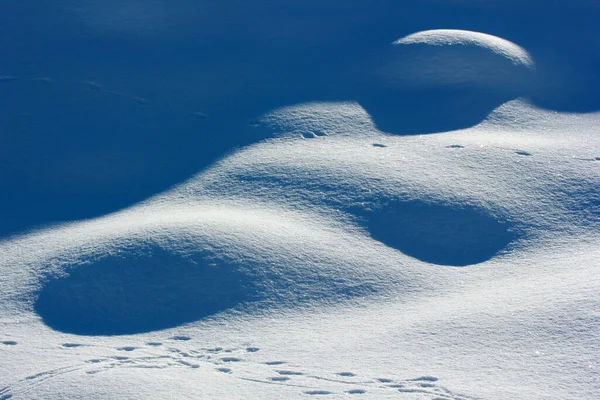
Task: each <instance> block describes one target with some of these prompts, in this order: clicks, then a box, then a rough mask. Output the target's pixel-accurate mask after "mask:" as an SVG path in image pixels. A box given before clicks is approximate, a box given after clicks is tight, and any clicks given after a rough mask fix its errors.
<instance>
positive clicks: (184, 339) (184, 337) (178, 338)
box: [171, 336, 192, 342]
mask: <svg viewBox="0 0 600 400" xmlns="http://www.w3.org/2000/svg"><path fill="white" fill-rule="evenodd" d="M171 339H172V340H178V341H180V342H187V341H188V340H192V338H191V337H189V336H173V337H172V338H171Z"/></svg>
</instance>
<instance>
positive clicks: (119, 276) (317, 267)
mask: <svg viewBox="0 0 600 400" xmlns="http://www.w3.org/2000/svg"><path fill="white" fill-rule="evenodd" d="M149 211H150V212H149ZM157 211H158V210H157V209H156V207H155V206H154V207H152V208H151V209H150V210H148V209H145V208H144V207H142V208H141V209H138V210H137V211H135V212H129V213H125V214H123V215H115V216H114V217H112V218H109V220H108V221H106V220H96V221H90V222H88V223H85V224H82V225H79V226H66V227H64V228H62V230H58V231H55V232H54V233H53V234H51V235H49V236H48V235H47V234H41V237H40V236H39V235H38V234H34V235H33V236H30V237H25V238H24V241H22V242H21V243H20V244H19V245H18V250H17V251H20V252H27V253H29V254H30V255H31V256H30V257H31V258H32V259H28V257H25V258H23V257H20V258H14V259H10V257H9V259H6V260H5V261H6V264H10V265H13V266H15V265H17V266H19V265H22V266H27V267H26V268H17V271H16V272H15V273H13V274H9V275H8V276H6V281H7V282H11V281H17V282H21V283H20V284H16V285H13V288H14V291H13V293H8V292H7V293H5V294H4V296H3V297H4V300H6V303H5V304H6V305H8V304H10V303H12V301H13V300H14V299H9V298H10V297H17V298H28V299H31V301H32V303H31V311H32V312H33V313H35V315H37V316H39V317H40V318H41V320H42V322H44V324H46V325H47V326H48V327H50V328H52V329H54V330H56V331H59V332H65V333H71V334H77V335H88V336H89V335H92V336H96V335H101V336H106V335H127V334H137V333H145V332H152V331H158V330H163V329H168V328H173V327H177V326H181V325H184V324H189V323H192V322H197V321H202V320H209V319H210V320H215V318H217V319H218V318H224V317H226V316H229V317H231V315H232V313H233V314H235V315H240V316H241V315H245V316H252V315H259V314H262V313H263V312H275V311H277V310H279V311H285V310H288V311H289V310H291V309H295V308H297V307H303V306H309V305H310V304H320V305H325V304H338V303H340V302H344V301H346V300H349V299H352V298H356V297H363V296H368V295H369V294H374V293H377V292H379V291H380V290H385V287H386V286H388V285H390V284H392V283H394V284H402V283H401V282H402V281H403V280H404V279H406V278H407V275H404V276H402V274H398V271H396V270H395V266H394V265H392V264H391V263H388V265H387V266H386V268H382V264H381V262H380V261H378V260H377V256H376V254H373V259H374V261H373V262H372V263H367V265H365V262H364V260H362V258H361V256H364V254H365V251H364V248H365V246H367V244H368V242H367V243H365V240H364V239H359V240H358V241H357V240H356V238H354V237H353V236H352V235H350V234H348V233H345V232H344V231H343V230H341V229H340V228H336V227H335V226H328V225H329V223H328V222H327V220H326V219H324V218H320V219H319V218H315V216H311V215H310V214H307V213H303V214H302V215H297V213H294V212H289V211H282V210H280V209H277V208H271V209H267V208H262V209H261V208H260V207H253V208H248V207H244V206H242V205H241V204H235V205H229V206H224V205H222V204H221V205H215V204H210V203H206V202H202V204H199V205H197V206H196V207H186V206H182V207H177V208H173V207H170V208H162V209H160V211H158V212H157ZM72 230H75V231H79V232H80V233H81V235H80V239H79V240H78V241H75V242H72V243H70V244H69V245H66V246H65V245H64V242H63V241H62V240H61V239H60V237H62V236H63V235H67V236H69V234H68V232H69V231H72ZM86 232H87V234H86ZM52 236H54V237H55V239H58V240H57V241H54V240H51V237H52ZM44 237H45V238H46V239H44ZM30 240H31V241H32V242H31V243H33V242H36V241H40V240H41V241H42V242H45V245H42V246H37V248H36V249H33V248H29V244H28V243H30V242H29V241H30ZM61 243H63V244H61ZM330 246H335V248H336V250H334V251H332V250H331V248H330ZM32 247H34V246H32ZM361 248H363V250H362V251H360V252H359V251H357V250H353V249H361ZM28 249H29V251H28ZM15 250H16V249H15ZM375 251H376V249H375ZM375 251H374V253H375ZM21 254H22V253H21ZM42 254H43V255H42ZM3 264H4V263H3ZM402 285H404V284H402Z"/></svg>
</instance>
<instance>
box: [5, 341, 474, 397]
mask: <svg viewBox="0 0 600 400" xmlns="http://www.w3.org/2000/svg"><path fill="white" fill-rule="evenodd" d="M190 340H192V338H190V337H187V336H174V337H171V338H169V339H168V340H166V341H164V342H163V341H161V342H158V341H152V342H147V343H145V344H144V345H141V346H120V347H115V348H112V349H106V350H110V351H109V355H107V356H104V357H98V358H92V359H88V360H86V361H84V362H81V363H79V364H76V365H72V366H67V367H61V368H57V369H54V370H49V371H43V372H40V373H37V374H34V375H30V376H27V377H25V378H23V379H21V380H19V381H18V382H16V383H14V384H13V385H10V386H7V387H4V388H0V400H7V399H10V398H12V397H13V396H19V398H26V397H27V393H29V392H30V391H32V390H33V389H34V388H35V387H37V386H39V385H41V384H43V383H44V382H46V381H48V380H51V379H55V378H57V377H60V376H62V375H66V374H71V373H75V372H77V373H81V372H84V373H86V374H88V375H95V374H100V373H102V372H106V371H109V370H111V369H113V368H154V369H167V368H191V369H198V368H212V369H213V370H214V371H215V372H217V373H223V374H227V375H231V377H232V378H235V379H242V380H245V381H251V382H255V383H261V384H270V385H285V386H288V387H290V388H294V389H297V390H298V392H299V393H301V394H304V395H306V396H317V397H327V396H330V397H331V396H339V395H341V394H343V395H346V396H353V395H357V396H358V395H363V394H368V393H370V394H372V395H373V394H376V393H381V392H382V391H386V392H388V393H389V391H395V392H396V393H397V394H398V397H399V398H402V397H404V396H403V394H405V395H406V394H410V395H411V396H413V397H411V398H414V396H418V398H422V399H431V400H451V399H452V400H467V399H472V398H471V397H467V396H464V395H461V394H458V393H455V392H452V391H450V390H449V389H447V388H445V387H444V386H442V385H440V384H439V382H438V378H436V377H433V376H421V377H416V378H412V379H399V378H393V377H363V376H360V375H359V374H355V373H353V372H351V371H337V372H324V371H306V370H303V369H302V368H295V367H294V366H293V365H292V364H290V363H288V362H286V361H283V360H264V359H262V357H261V355H260V348H258V347H252V346H246V347H240V348H223V347H213V348H204V347H200V348H194V347H193V346H192V347H188V346H178V345H179V344H182V342H188V341H190ZM60 346H62V347H63V348H64V351H75V350H76V349H78V348H82V347H86V346H87V345H85V344H80V343H63V344H61V345H60ZM93 347H96V346H93ZM182 347H183V348H182Z"/></svg>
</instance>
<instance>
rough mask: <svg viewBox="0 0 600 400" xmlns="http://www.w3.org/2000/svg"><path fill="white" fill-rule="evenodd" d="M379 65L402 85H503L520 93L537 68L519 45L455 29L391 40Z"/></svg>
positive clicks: (452, 86) (427, 32)
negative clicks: (387, 55)
mask: <svg viewBox="0 0 600 400" xmlns="http://www.w3.org/2000/svg"><path fill="white" fill-rule="evenodd" d="M390 58H391V60H390V61H389V62H388V63H387V64H386V65H385V66H384V67H383V68H382V73H383V74H384V76H386V77H387V80H388V83H391V84H394V85H396V86H400V87H402V88H411V89H417V88H435V89H439V88H443V87H451V88H464V87H471V88H472V87H475V88H482V89H490V88H493V89H503V90H509V91H515V90H516V91H519V92H521V91H522V90H523V88H524V87H525V86H526V85H527V84H528V82H529V81H530V78H531V74H532V72H533V70H534V69H535V64H534V62H533V59H532V58H531V56H530V55H529V53H527V51H526V50H525V49H523V48H522V47H520V46H518V45H516V44H514V43H512V42H510V41H508V40H505V39H502V38H499V37H497V36H492V35H488V34H484V33H479V32H471V31H464V30H453V29H436V30H429V31H423V32H418V33H414V34H411V35H408V36H405V37H403V38H401V39H398V40H397V41H395V42H393V49H392V50H391V55H390Z"/></svg>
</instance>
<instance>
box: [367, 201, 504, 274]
mask: <svg viewBox="0 0 600 400" xmlns="http://www.w3.org/2000/svg"><path fill="white" fill-rule="evenodd" d="M367 227H368V230H369V232H370V233H371V237H372V238H373V239H375V240H378V241H380V242H382V243H384V244H385V245H387V246H390V247H393V248H395V249H397V250H399V251H401V252H402V253H404V254H406V255H408V256H410V257H413V258H416V259H418V260H421V261H424V262H428V263H432V264H439V265H448V266H456V267H462V266H466V265H471V264H478V263H482V262H484V261H487V260H489V259H491V258H492V257H494V256H495V255H496V254H498V253H499V252H500V251H501V250H503V249H504V248H506V246H507V245H508V244H509V243H510V242H512V241H513V240H514V239H515V238H516V237H515V233H514V232H513V230H512V229H511V227H510V225H509V224H508V223H507V222H504V221H500V220H497V219H496V218H494V217H493V216H491V215H489V214H488V213H486V212H485V211H484V210H480V209H477V208H474V207H471V206H458V205H447V204H433V203H427V202H423V201H405V202H404V201H397V202H393V203H389V204H387V205H386V206H384V207H382V208H381V209H379V210H377V211H374V212H372V213H371V214H370V215H368V216H367Z"/></svg>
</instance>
